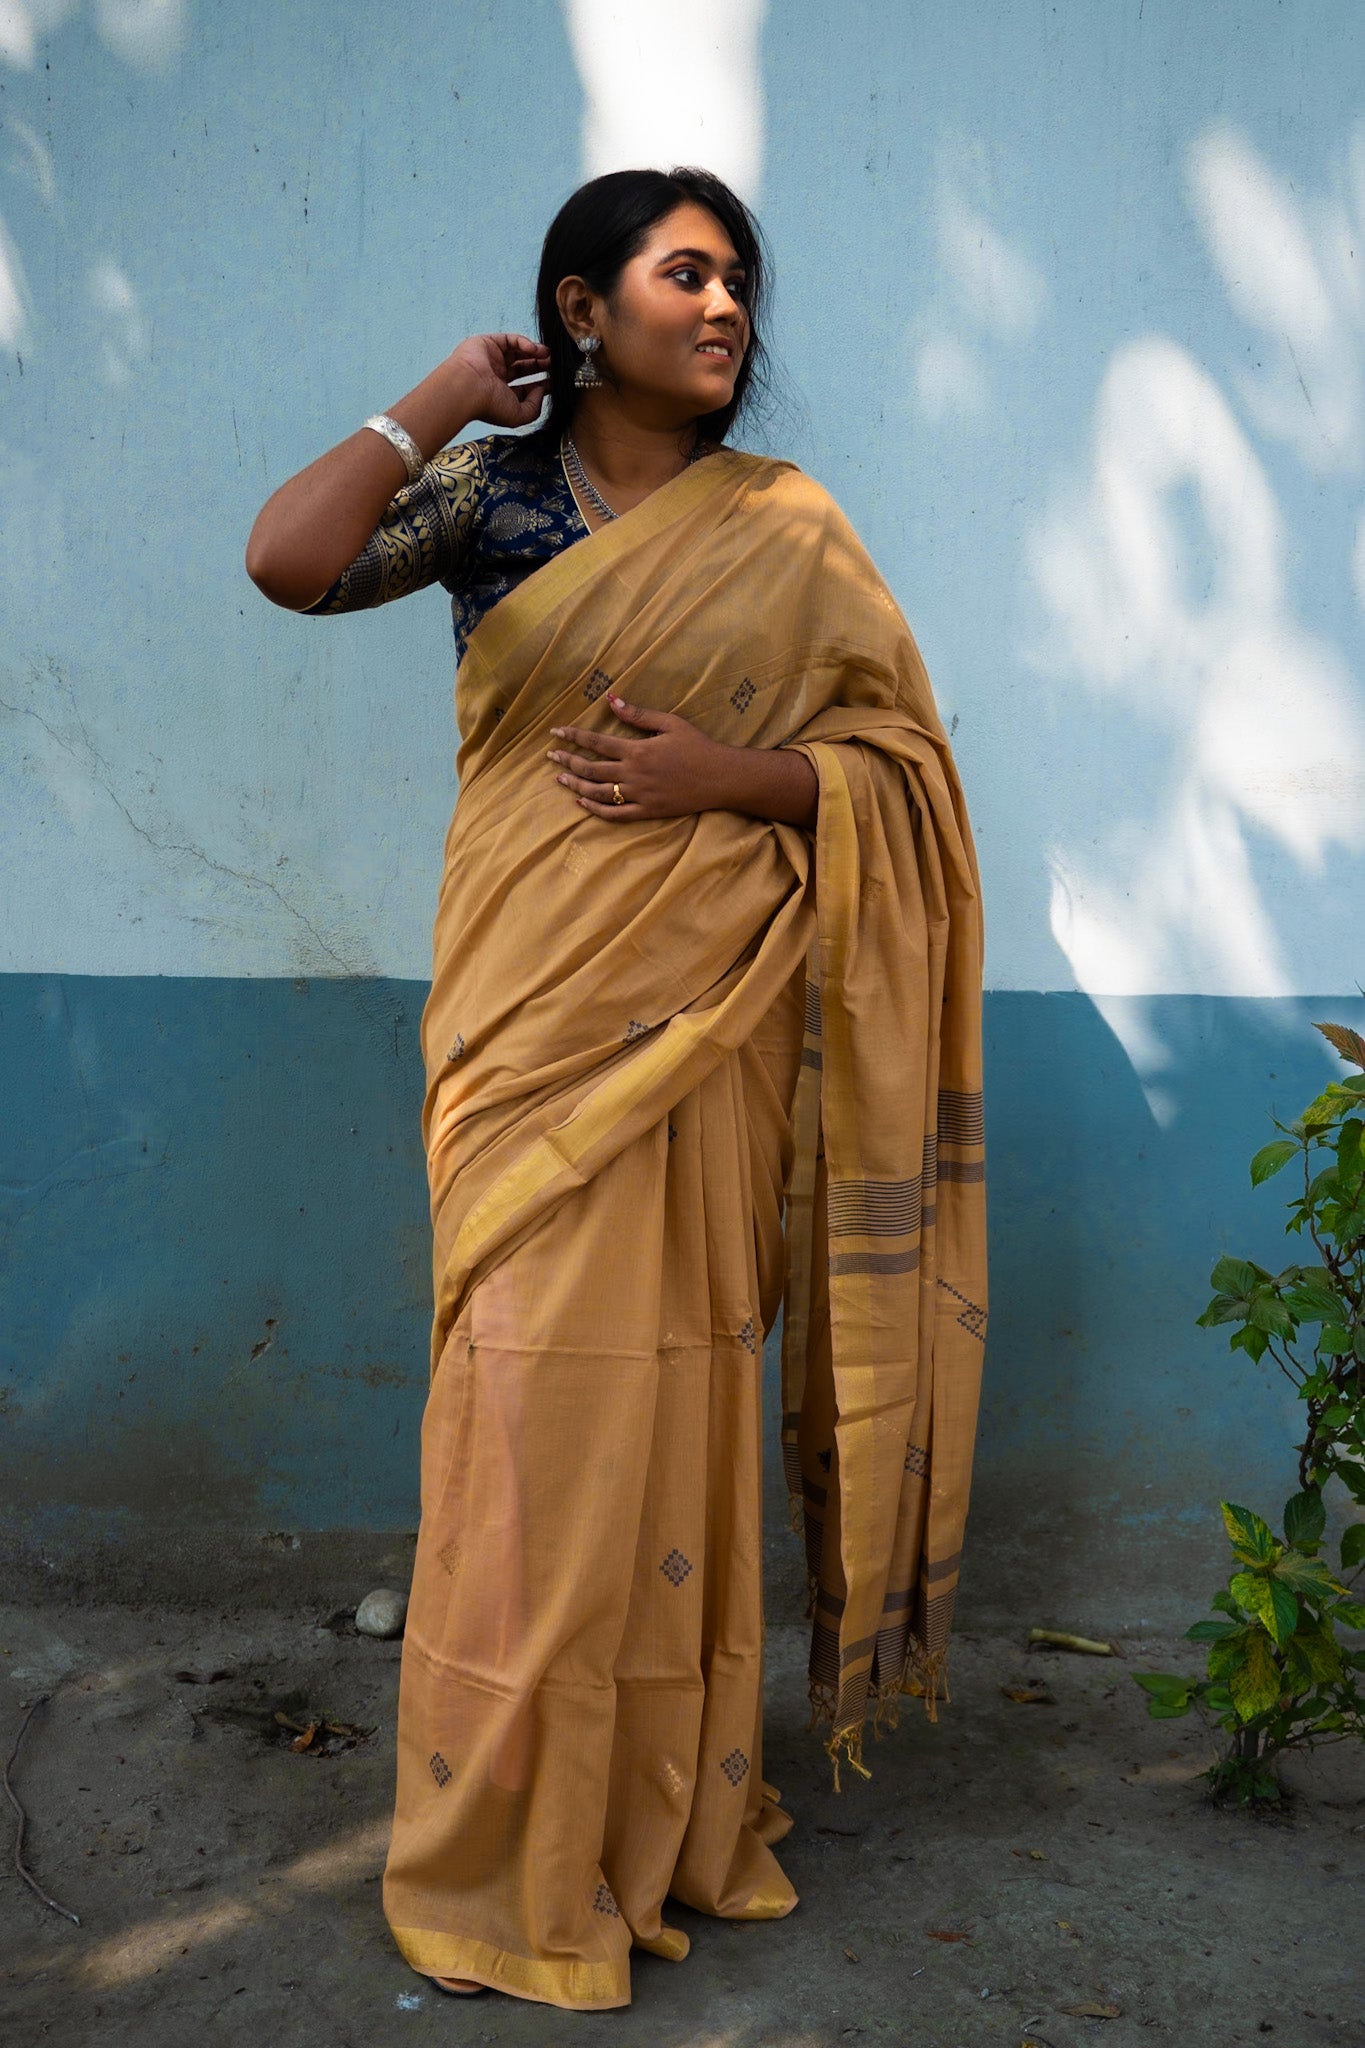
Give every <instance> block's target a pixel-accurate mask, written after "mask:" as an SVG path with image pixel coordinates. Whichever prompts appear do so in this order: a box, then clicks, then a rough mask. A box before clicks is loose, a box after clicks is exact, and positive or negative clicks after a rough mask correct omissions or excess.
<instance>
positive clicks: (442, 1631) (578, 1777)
mask: <svg viewBox="0 0 1365 2048" xmlns="http://www.w3.org/2000/svg"><path fill="white" fill-rule="evenodd" d="M608 689H612V690H614V691H616V692H617V693H618V694H619V695H621V696H622V697H624V698H625V699H627V700H628V701H629V702H631V703H634V704H637V705H644V706H650V707H653V708H656V709H659V710H667V711H676V712H679V713H680V714H681V715H682V716H683V717H685V718H687V719H689V720H690V721H692V722H693V723H694V724H695V725H697V726H698V727H699V728H700V729H701V730H702V731H704V732H706V733H707V734H709V735H711V736H712V737H714V738H716V739H718V740H723V741H725V742H727V743H729V744H732V745H740V746H755V747H774V746H779V745H781V746H787V747H796V748H799V749H800V751H801V752H803V753H804V754H805V756H806V758H807V759H808V760H809V761H810V762H811V764H812V766H813V767H814V769H815V771H816V773H817V775H818V777H819V817H818V826H817V829H816V831H815V832H814V834H810V833H807V832H804V831H801V830H799V829H797V828H796V827H794V826H789V825H783V824H773V823H769V822H766V821H763V820H760V819H755V818H751V817H747V816H743V815H741V814H739V813H738V812H734V811H721V810H711V811H705V812H702V813H700V814H699V815H695V816H689V817H683V818H673V819H666V820H658V821H637V822H631V823H624V824H621V823H616V822H614V821H610V820H606V819H602V818H597V817H595V816H593V815H592V814H591V813H589V812H585V811H584V810H582V809H581V808H580V807H579V806H578V805H577V803H576V802H575V801H574V799H573V796H572V795H571V794H570V792H569V791H567V790H565V789H563V788H561V787H560V786H559V785H557V784H556V783H555V781H554V779H553V775H552V773H551V772H550V771H549V769H548V766H547V763H546V760H545V755H546V751H547V748H548V747H550V746H551V745H553V744H554V742H553V740H552V739H551V737H550V728H551V726H552V725H556V724H569V723H572V724H575V725H578V726H580V727H587V728H589V729H600V730H602V731H613V732H616V733H618V734H620V733H621V732H622V731H623V730H624V728H623V727H622V725H621V723H620V722H619V721H618V720H617V719H616V718H615V717H614V715H613V714H612V712H611V710H610V707H609V705H608V703H607V702H606V699H605V692H606V691H607V690H608ZM457 711H458V717H459V725H460V731H461V735H462V741H461V748H460V753H459V758H458V769H459V779H460V793H459V800H458V802H457V804H456V807H455V814H454V818H453V820H452V823H451V828H450V833H449V836H448V840H447V845H446V859H445V870H444V877H443V881H442V887H441V895H440V904H439V910H438V913H437V920H436V934H435V964H434V976H433V983H432V989H431V995H430V999H429V1001H428V1004H427V1007H426V1011H425V1014H424V1017H423V1050H424V1055H425V1059H426V1066H427V1077H428V1088H427V1095H426V1103H425V1110H424V1118H423V1128H424V1136H425V1140H426V1147H427V1157H428V1164H429V1174H430V1184H431V1200H432V1216H433V1222H434V1229H435V1289H436V1313H435V1320H434V1326H433V1337H432V1360H431V1364H432V1383H431V1391H430V1395H429V1399H428V1404H427V1409H426V1414H425V1417H424V1421H423V1434H422V1521H421V1530H420V1534H419V1539H418V1547H417V1559H416V1567H415V1574H414V1582H413V1591H412V1601H411V1607H410V1611H409V1617H408V1623H407V1634H406V1638H405V1642H404V1651H403V1669H402V1683H401V1694H400V1712H399V1778H398V1799H397V1811H396V1818H395V1826H394V1835H393V1843H392V1848H391V1851H390V1855H389V1861H388V1866H387V1870H386V1873H385V1889H384V1898H385V1910H386V1913H387V1916H388V1919H389V1922H390V1925H391V1926H392V1928H393V1931H394V1934H395V1938H396V1939H397V1942H398V1944H399V1947H400V1948H401V1950H402V1952H403V1954H404V1955H405V1956H406V1957H407V1958H408V1960H409V1961H410V1962H411V1963H413V1964H414V1965H415V1966H416V1967H417V1968H419V1969H423V1970H429V1971H432V1972H433V1973H438V1974H441V1975H453V1976H468V1977H474V1978H478V1979H480V1980H481V1981H483V1982H486V1983H489V1984H494V1985H497V1986H500V1987H501V1988H503V1989H505V1990H509V1991H514V1992H516V1993H519V1994H520V1995H521V1996H523V1997H528V1998H533V1999H541V2000H544V2001H546V2002H548V2003H552V2004H556V2005H561V2006H575V2007H584V2008H596V2007H607V2006H619V2005H624V2004H626V2003H628V2002H629V1998H630V1981H629V1967H628V1954H629V1950H630V1948H631V1945H632V1943H634V1944H636V1945H638V1946H640V1947H643V1948H646V1949H649V1950H652V1951H653V1952H654V1953H656V1954H660V1955H664V1956H670V1957H674V1958H678V1957H681V1956H682V1955H683V1954H685V1953H686V1949H687V1938H686V1936H685V1935H684V1934H683V1933H681V1932H680V1931H679V1930H677V1929H673V1928H669V1927H667V1926H666V1925H665V1924H664V1921H663V1918H662V1909H663V1906H664V1901H665V1899H666V1897H667V1896H669V1895H671V1896H672V1897H674V1898H675V1899H678V1900H681V1901H682V1902H683V1903H685V1904H687V1905H691V1906H693V1907H696V1908H699V1909H701V1910H702V1911H705V1912H708V1913H713V1914H718V1915H722V1916H725V1917H729V1918H734V1919H765V1918H775V1917H779V1916H781V1915H782V1914H784V1913H787V1912H789V1911H790V1910H791V1908H792V1907H793V1906H794V1905H795V1904H796V1894H795V1892H794V1891H793V1889H792V1887H791V1885H790V1883H789V1882H788V1880H787V1878H786V1877H785V1876H784V1874H783V1872H782V1870H781V1868H780V1866H779V1864H778V1862H777V1859H776V1857H775V1856H774V1854H773V1845H774V1844H775V1843H776V1842H777V1841H779V1840H780V1838H781V1837H782V1835H784V1834H785V1833H786V1831H787V1829H788V1828H789V1827H790V1826H791V1824H792V1822H791V1817H790V1815H788V1814H786V1813H785V1812H784V1811H783V1810H782V1807H781V1805H780V1803H779V1796H778V1794H777V1792H776V1791H775V1789H774V1788H773V1787H772V1786H771V1785H768V1784H766V1783H765V1782H764V1780H763V1775H762V1717H763V1691H762V1654H763V1610H762V1582H761V1547H760V1545H761V1471H762V1433H761V1404H760V1380H761V1370H762V1355H763V1339H764V1334H765V1332H766V1331H768V1330H769V1329H770V1328H771V1327H772V1326H773V1324H774V1323H775V1321H776V1318H777V1313H778V1309H779V1307H781V1308H782V1310H783V1357H782V1385H783V1411H784V1412H783V1416H782V1445H783V1453H784V1460H785V1466H786V1474H787V1480H788V1484H789V1487H790V1489H791V1494H792V1498H793V1502H794V1504H798V1506H799V1514H800V1518H801V1526H802V1527H803V1528H804V1536H805V1544H806V1560H807V1566H808V1572H809V1579H810V1585H811V1594H812V1601H811V1620H812V1644H811V1660H810V1674H811V1698H812V1701H813V1702H814V1708H815V1717H816V1718H817V1719H818V1718H823V1719H824V1720H826V1721H827V1722H828V1724H829V1726H828V1731H827V1740H826V1747H827V1749H828V1751H829V1753H830V1755H831V1757H832V1758H834V1760H835V1770H836V1774H837V1770H838V1764H839V1760H840V1759H841V1758H842V1759H843V1760H844V1761H845V1762H846V1763H847V1764H851V1765H853V1766H854V1768H856V1769H858V1770H861V1771H863V1772H864V1775H867V1773H866V1770H865V1767H864V1765H863V1762H862V1734H863V1729H864V1724H865V1721H866V1719H867V1717H868V1715H869V1713H872V1714H874V1715H882V1714H886V1713H888V1712H889V1713H890V1715H891V1716H892V1717H894V1709H895V1702H896V1699H897V1697H898V1695H899V1694H901V1693H903V1692H916V1693H920V1694H922V1695H924V1696H925V1697H926V1699H927V1703H928V1706H929V1710H930V1712H931V1713H932V1712H933V1709H934V1702H935V1699H936V1697H937V1696H938V1694H939V1691H940V1689H941V1680H942V1668H943V1661H944V1655H945V1650H946V1644H947V1637H948V1630H949V1621H950V1616H951V1612H952V1605H953V1596H954V1592H955V1589H956V1585H957V1576H958V1562H959V1557H960V1552H961V1545H962V1533H963V1526H964V1521H965V1516H966V1508H967V1494H968V1485H969V1479H970V1470H971V1457H972V1445H973V1437H974V1432H975V1425H976V1409H977V1398H978V1389H979V1383H980V1372H981V1352H982V1343H983V1338H984V1329H985V1314H986V1293H985V1284H986V1283H985V1232H984V1195H985V1189H984V1164H983V1151H982V1138H983V1132H982V1112H981V1067H980V986H981V923H980V911H979V896H978V888H977V873H976V865H975V858H974V854H973V849H972V843H971V836H970V831H969V828H968V824H967V818H966V813H965V809H964V806H963V802H962V797H961V792H960V789H959V786H958V781H957V777H956V773H955V770H954V767H953V764H952V760H951V757H950V754H949V750H948V745H947V741H946V738H945V735H944V731H943V728H942V725H941V724H940V722H939V718H938V715H937V712H936V710H935V708H934V703H933V699H932V695H931V692H930V688H929V684H928V680H927V678H926V675H925V672H924V667H923V664H922V662H921V660H920V657H919V653H918V650H917V648H916V646H915V643H914V640H913V638H912V636H911V634H910V631H909V629H908V627H907V626H906V623H905V621H904V619H903V618H902V616H901V613H900V611H899V610H898V608H897V606H896V604H895V601H894V600H893V598H892V596H891V594H890V592H889V590H888V589H887V587H886V585H885V583H884V582H883V580H882V578H881V577H880V575H879V574H878V573H877V571H876V569H875V567H874V566H873V564H872V562H871V561H870V559H869V557H868V555H867V553H866V552H865V550H864V549H863V547H862V546H861V544H860V543H859V541H858V538H857V536H856V534H855V533H854V531H853V529H852V527H851V526H850V525H849V522H848V521H847V520H846V519H845V518H844V516H843V515H842V513H841V512H840V511H839V509H838V507H837V506H836V505H835V504H834V503H833V501H832V500H831V499H830V497H829V496H828V494H827V493H826V492H825V491H824V490H823V489H822V488H821V487H820V486H819V485H818V484H816V483H815V482H814V481H813V480H812V479H810V478H809V477H807V476H805V475H804V474H803V473H802V472H801V471H800V470H798V469H797V468H795V467H794V466H793V465H792V464H790V463H786V462H781V461H776V460H769V459H766V458H761V457H758V456H752V455H744V454H740V453H737V452H734V451H728V450H726V451H721V452H719V453H717V454H714V455H712V456H708V457H707V458H706V459H705V460H704V461H701V462H698V463H696V464H694V465H693V466H691V467H690V468H688V469H686V470H684V471H683V473H682V474H681V475H680V476H678V477H676V478H674V479H673V480H672V481H671V482H670V483H668V484H665V485H664V486H663V487H662V488H661V489H659V490H657V491H655V492H653V493H652V494H651V496H650V497H648V498H647V499H646V500H645V501H644V502H643V503H642V504H640V505H639V506H637V507H636V508H635V509H634V510H632V511H630V512H628V513H626V514H625V515H624V516H623V517H621V518H620V519H618V520H616V521H615V522H614V523H612V524H611V525H609V526H606V527H603V528H602V529H600V530H599V531H598V532H596V533H594V534H592V535H591V536H590V537H589V538H587V539H585V540H581V541H579V542H577V543H576V544H575V545H573V546H572V547H569V548H567V549H566V550H565V551H564V552H563V553H562V554H560V555H559V556H557V557H556V558H555V559H554V560H552V561H551V562H549V563H548V564H547V565H546V566H544V567H542V568H540V569H538V570H537V571H536V572H535V573H534V574H533V575H532V576H531V577H529V578H528V579H527V580H526V581H525V582H524V583H522V584H521V585H520V586H519V587H518V588H517V589H515V590H514V591H512V592H511V593H510V594H509V595H507V596H505V597H504V598H502V599H501V601H500V602H499V603H498V604H497V605H496V606H495V607H494V609H493V610H492V611H491V612H490V613H489V614H488V615H487V617H486V618H485V619H484V621H483V623H482V624H481V625H480V626H479V627H478V628H477V630H476V631H475V632H474V634H473V635H472V637H471V639H470V641H469V644H468V647H467V650H466V653H465V657H464V660H463V662H462V664H461V667H460V671H459V679H458V688H457Z"/></svg>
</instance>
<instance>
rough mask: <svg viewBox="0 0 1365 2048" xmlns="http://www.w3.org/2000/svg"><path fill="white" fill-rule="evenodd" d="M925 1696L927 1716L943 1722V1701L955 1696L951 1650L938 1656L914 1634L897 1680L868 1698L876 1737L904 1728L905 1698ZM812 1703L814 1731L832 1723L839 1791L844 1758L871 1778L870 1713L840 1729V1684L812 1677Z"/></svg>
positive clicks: (829, 1747)
mask: <svg viewBox="0 0 1365 2048" xmlns="http://www.w3.org/2000/svg"><path fill="white" fill-rule="evenodd" d="M907 1696H908V1697H909V1698H912V1699H922V1700H923V1701H924V1711H925V1717H926V1719H928V1720H930V1721H933V1722H937V1720H938V1702H939V1700H940V1699H942V1700H943V1701H944V1703H945V1704H951V1700H952V1695H951V1693H950V1692H949V1690H948V1653H947V1651H946V1649H944V1650H937V1651H935V1652H933V1653H932V1654H931V1653H930V1652H929V1651H928V1650H926V1649H925V1647H924V1645H923V1643H921V1642H920V1640H919V1638H918V1637H916V1636H912V1637H911V1639H910V1647H909V1648H908V1649H907V1651H906V1653H905V1662H904V1664H903V1665H902V1667H901V1669H900V1671H899V1672H898V1673H897V1674H896V1676H895V1677H894V1678H888V1679H884V1680H882V1681H880V1682H879V1683H878V1684H876V1685H874V1686H871V1687H870V1688H869V1690H868V1700H869V1703H870V1704H871V1706H872V1709H873V1711H872V1715H871V1723H870V1725H871V1728H872V1739H873V1741H874V1742H880V1741H881V1739H882V1731H883V1729H886V1730H888V1731H889V1730H891V1729H894V1728H898V1727H899V1726H900V1703H901V1700H902V1699H903V1698H905V1697H907ZM809 1697H810V1702H811V1714H810V1720H809V1721H808V1722H807V1723H806V1728H807V1732H808V1733H810V1732H812V1731H813V1730H814V1729H816V1728H818V1727H819V1726H820V1725H821V1724H822V1723H827V1724H828V1725H829V1727H830V1729H831V1733H830V1735H829V1737H828V1739H827V1740H826V1742H825V1745H824V1748H825V1755H826V1756H827V1757H828V1758H829V1759H830V1762H831V1764H832V1765H833V1768H834V1790H835V1791H836V1792H838V1791H839V1790H841V1787H840V1783H839V1758H840V1755H841V1754H842V1756H843V1759H844V1761H845V1763H847V1764H851V1765H852V1767H853V1769H854V1770H855V1771H857V1772H858V1773H859V1775H860V1776H861V1777H864V1778H870V1777H871V1776H872V1773H871V1771H870V1770H869V1769H868V1768H867V1766H866V1765H865V1764H864V1762H863V1733H864V1730H865V1729H866V1728H867V1726H868V1725H869V1722H868V1717H867V1716H866V1715H864V1716H862V1717H861V1718H860V1719H858V1720H856V1721H849V1722H847V1723H846V1724H845V1725H844V1726H842V1727H840V1728H837V1729H836V1728H835V1727H834V1725H833V1724H834V1717H835V1714H836V1712H837V1711H838V1694H837V1691H836V1689H835V1687H834V1686H832V1685H830V1684H828V1683H827V1682H826V1681H824V1680H820V1679H812V1680H811V1684H810V1692H809Z"/></svg>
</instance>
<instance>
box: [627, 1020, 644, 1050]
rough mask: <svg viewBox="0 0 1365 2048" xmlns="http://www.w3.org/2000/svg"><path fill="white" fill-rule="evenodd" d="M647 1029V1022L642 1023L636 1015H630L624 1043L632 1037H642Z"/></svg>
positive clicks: (628, 1042) (628, 1041)
mask: <svg viewBox="0 0 1365 2048" xmlns="http://www.w3.org/2000/svg"><path fill="white" fill-rule="evenodd" d="M648 1029H649V1026H648V1024H642V1023H641V1022H640V1020H639V1018H638V1017H632V1018H631V1020H630V1022H629V1024H627V1026H626V1037H625V1042H626V1044H627V1045H629V1044H630V1042H631V1040H632V1039H633V1038H643V1037H644V1035H645V1033H646V1031H648Z"/></svg>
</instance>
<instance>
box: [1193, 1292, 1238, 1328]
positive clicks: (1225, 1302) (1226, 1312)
mask: <svg viewBox="0 0 1365 2048" xmlns="http://www.w3.org/2000/svg"><path fill="white" fill-rule="evenodd" d="M1246 1312H1247V1304H1246V1302H1245V1301H1244V1300H1243V1299H1242V1298H1241V1296H1240V1295H1236V1294H1215V1295H1214V1297H1213V1300H1212V1301H1211V1302H1210V1303H1209V1305H1208V1307H1207V1308H1206V1309H1205V1310H1204V1313H1203V1315H1201V1316H1196V1317H1195V1319H1194V1320H1195V1323H1196V1324H1197V1326H1198V1327H1199V1328H1200V1329H1201V1330H1213V1329H1216V1328H1217V1327H1218V1325H1219V1323H1240V1322H1242V1321H1243V1320H1244V1319H1245V1316H1246Z"/></svg>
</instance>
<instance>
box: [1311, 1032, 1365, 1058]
mask: <svg viewBox="0 0 1365 2048" xmlns="http://www.w3.org/2000/svg"><path fill="white" fill-rule="evenodd" d="M1313 1029H1314V1030H1315V1031H1320V1032H1321V1033H1322V1035H1323V1037H1324V1038H1325V1039H1326V1040H1327V1043H1328V1044H1329V1045H1330V1046H1331V1047H1332V1048H1333V1050H1334V1051H1336V1052H1339V1053H1340V1054H1341V1057H1342V1058H1343V1059H1344V1060H1345V1061H1346V1062H1347V1064H1348V1065H1349V1066H1353V1067H1365V1038H1362V1037H1361V1035H1360V1033H1359V1032H1358V1031H1352V1030H1351V1028H1350V1026H1349V1025H1348V1024H1315V1025H1314V1026H1313Z"/></svg>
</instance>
